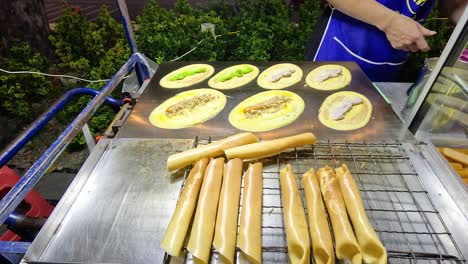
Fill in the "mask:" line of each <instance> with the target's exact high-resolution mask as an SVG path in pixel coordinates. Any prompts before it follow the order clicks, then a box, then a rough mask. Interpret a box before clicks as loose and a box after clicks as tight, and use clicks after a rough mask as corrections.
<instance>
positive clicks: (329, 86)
mask: <svg viewBox="0 0 468 264" xmlns="http://www.w3.org/2000/svg"><path fill="white" fill-rule="evenodd" d="M350 82H351V73H350V72H349V70H348V69H346V68H345V67H343V66H341V65H336V64H328V65H323V66H320V67H318V68H315V69H314V70H312V71H311V72H310V73H309V74H307V77H306V83H307V85H309V86H310V87H312V88H315V89H317V90H324V91H331V90H337V89H341V88H343V87H345V86H346V85H348V84H349V83H350Z"/></svg>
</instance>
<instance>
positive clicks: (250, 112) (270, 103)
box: [244, 95, 291, 118]
mask: <svg viewBox="0 0 468 264" xmlns="http://www.w3.org/2000/svg"><path fill="white" fill-rule="evenodd" d="M290 101H291V98H289V97H287V96H284V95H279V96H278V95H277V96H273V97H271V98H270V99H268V100H265V101H263V102H261V103H258V104H254V105H251V106H247V107H246V108H244V113H245V115H246V116H247V117H248V118H252V117H256V116H259V115H262V114H265V113H274V112H277V111H279V110H281V109H282V108H284V107H285V105H286V104H287V103H289V102H290Z"/></svg>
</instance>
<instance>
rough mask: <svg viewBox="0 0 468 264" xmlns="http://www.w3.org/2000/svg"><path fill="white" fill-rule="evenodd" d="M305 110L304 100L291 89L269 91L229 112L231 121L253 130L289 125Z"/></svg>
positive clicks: (257, 95) (245, 128) (253, 97)
mask: <svg viewBox="0 0 468 264" xmlns="http://www.w3.org/2000/svg"><path fill="white" fill-rule="evenodd" d="M303 111H304V100H302V98H301V97H300V96H299V95H297V94H295V93H293V92H289V91H267V92H261V93H258V94H256V95H253V96H251V97H249V98H247V99H245V100H244V101H242V102H241V103H239V104H238V105H237V106H236V107H235V108H234V109H232V111H231V113H230V114H229V123H231V125H233V126H234V127H236V128H238V129H240V130H244V131H251V132H259V131H269V130H273V129H276V128H280V127H283V126H286V125H289V124H290V123H292V122H293V121H294V120H296V119H297V118H298V117H299V116H300V115H301V114H302V112H303Z"/></svg>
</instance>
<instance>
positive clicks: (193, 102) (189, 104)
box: [166, 94, 216, 117]
mask: <svg viewBox="0 0 468 264" xmlns="http://www.w3.org/2000/svg"><path fill="white" fill-rule="evenodd" d="M214 99H216V96H214V95H212V94H200V95H196V96H194V97H192V98H187V99H184V100H182V101H180V102H177V103H175V104H173V105H171V106H169V107H168V108H167V109H166V115H167V116H168V117H174V116H177V115H182V114H184V113H185V112H187V111H190V110H192V109H194V108H196V107H198V106H200V105H204V104H207V103H208V102H210V101H211V100H214Z"/></svg>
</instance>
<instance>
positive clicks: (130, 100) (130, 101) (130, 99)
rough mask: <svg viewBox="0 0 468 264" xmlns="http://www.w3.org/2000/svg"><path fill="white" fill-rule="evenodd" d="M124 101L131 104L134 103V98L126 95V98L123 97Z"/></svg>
mask: <svg viewBox="0 0 468 264" xmlns="http://www.w3.org/2000/svg"><path fill="white" fill-rule="evenodd" d="M123 103H124V104H130V105H131V104H132V98H128V97H125V98H124V99H123Z"/></svg>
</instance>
